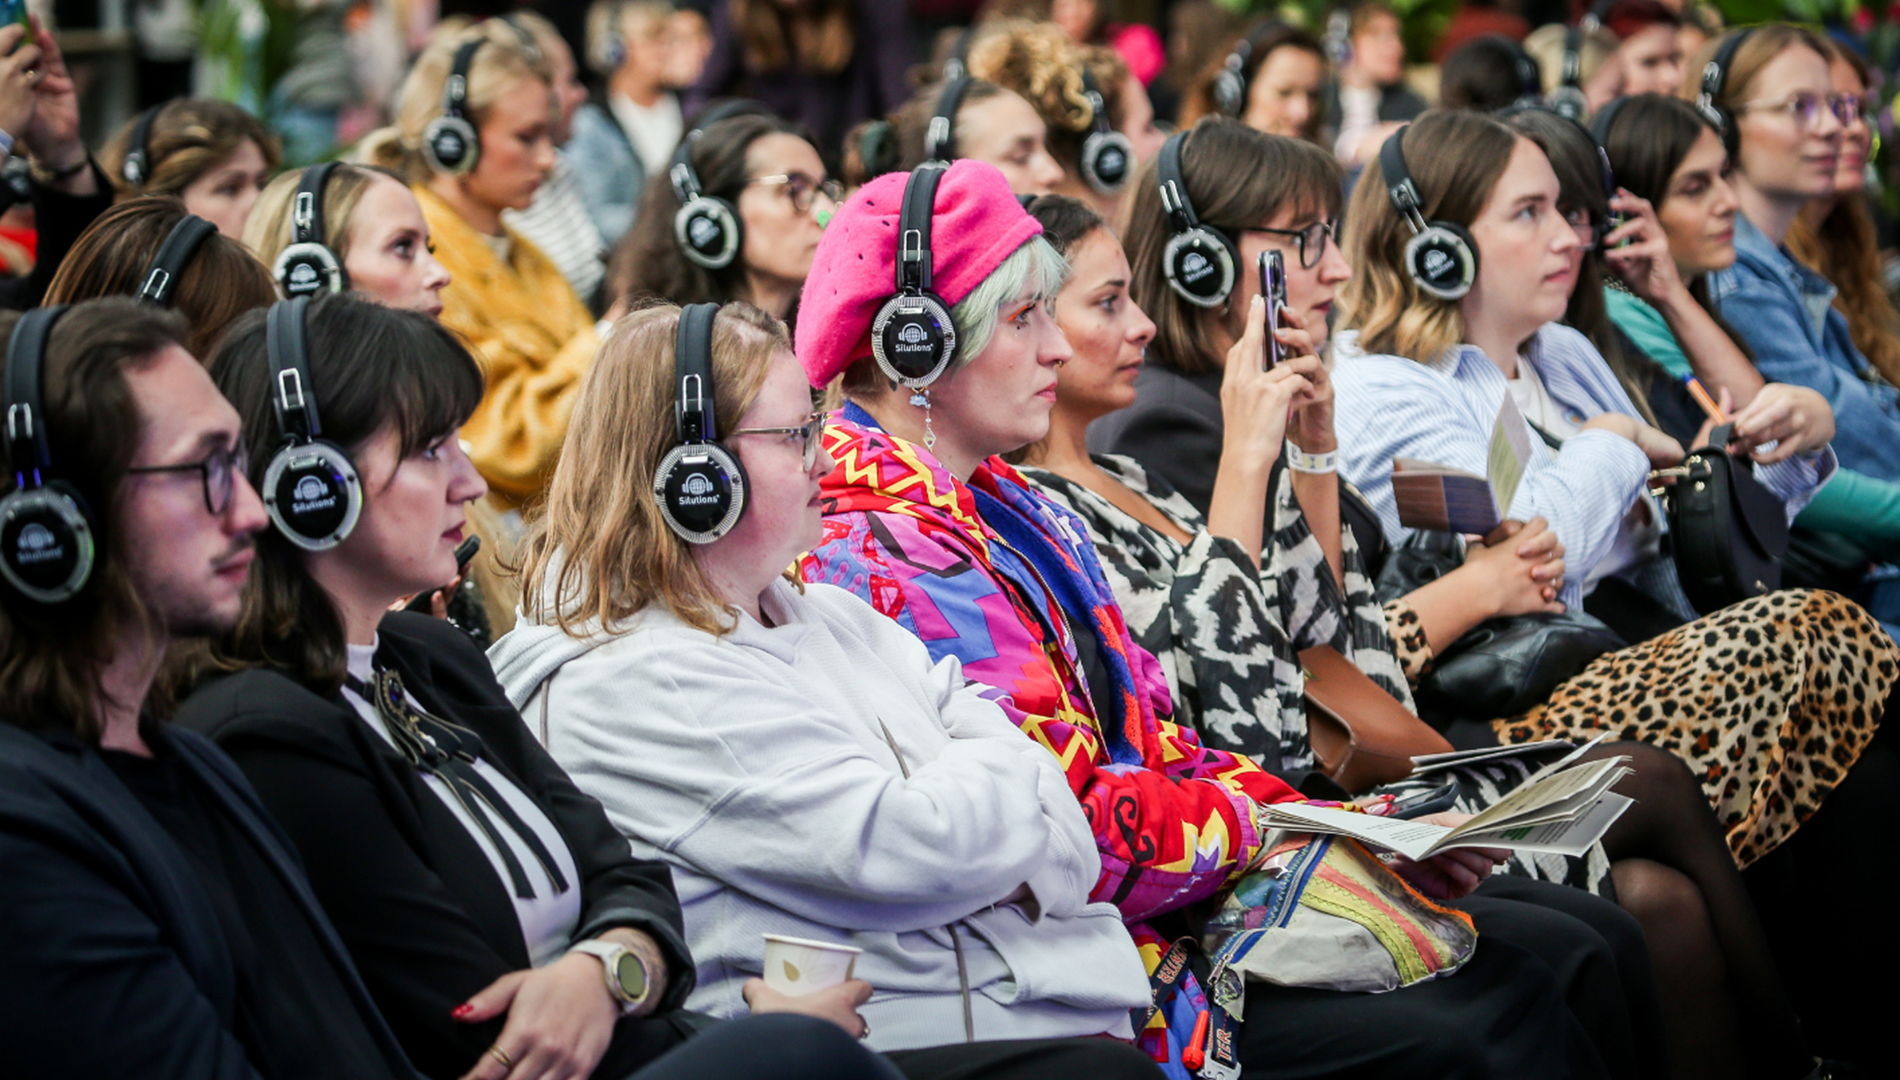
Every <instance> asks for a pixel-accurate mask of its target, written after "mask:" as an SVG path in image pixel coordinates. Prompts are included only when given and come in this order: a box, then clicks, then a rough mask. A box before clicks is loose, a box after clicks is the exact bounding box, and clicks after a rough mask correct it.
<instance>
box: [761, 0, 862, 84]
mask: <svg viewBox="0 0 1900 1080" xmlns="http://www.w3.org/2000/svg"><path fill="white" fill-rule="evenodd" d="M864 2H865V3H878V2H880V0H864ZM730 3H731V7H729V8H728V9H727V10H728V12H729V13H730V14H731V18H732V25H733V26H734V27H736V28H737V29H738V31H739V42H740V46H741V49H742V50H743V52H744V54H745V67H746V70H748V71H755V72H772V71H783V70H785V69H786V68H787V67H794V68H799V69H802V70H805V71H809V72H813V73H815V74H818V75H836V74H838V73H839V72H841V71H843V70H844V69H845V65H847V64H849V63H850V62H851V53H852V51H853V50H855V49H856V48H857V26H856V23H857V18H856V15H857V12H856V9H855V4H854V3H853V2H852V0H810V2H809V3H805V4H800V5H799V6H798V7H797V8H796V9H794V10H792V11H787V10H785V6H784V5H781V4H779V3H777V2H776V0H730ZM794 61H795V62H794Z"/></svg>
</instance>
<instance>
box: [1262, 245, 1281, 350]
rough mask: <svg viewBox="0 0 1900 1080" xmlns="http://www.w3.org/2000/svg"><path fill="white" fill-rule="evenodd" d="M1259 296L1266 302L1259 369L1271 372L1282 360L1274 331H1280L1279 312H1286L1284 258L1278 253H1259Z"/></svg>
mask: <svg viewBox="0 0 1900 1080" xmlns="http://www.w3.org/2000/svg"><path fill="white" fill-rule="evenodd" d="M1260 295H1261V297H1262V298H1264V299H1265V300H1266V302H1267V335H1266V342H1265V346H1266V347H1265V349H1264V350H1263V353H1264V356H1263V358H1262V360H1261V364H1260V367H1261V370H1262V371H1272V370H1273V369H1274V368H1275V367H1276V366H1277V365H1278V364H1279V363H1280V361H1281V359H1282V356H1281V349H1282V348H1283V346H1282V345H1281V344H1280V339H1279V337H1278V336H1277V335H1275V334H1274V331H1275V330H1278V329H1280V312H1282V311H1284V310H1286V257H1285V256H1284V255H1282V254H1281V253H1280V252H1278V251H1274V250H1267V251H1263V252H1261V253H1260Z"/></svg>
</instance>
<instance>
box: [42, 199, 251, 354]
mask: <svg viewBox="0 0 1900 1080" xmlns="http://www.w3.org/2000/svg"><path fill="white" fill-rule="evenodd" d="M184 218H185V204H184V203H182V202H179V201H178V200H177V199H174V198H172V197H170V196H167V195H152V196H147V197H144V198H138V199H130V200H127V201H126V202H122V203H120V204H119V205H117V206H115V207H113V208H112V209H110V210H107V211H106V212H105V213H103V214H100V215H99V218H98V220H96V221H94V222H93V223H92V225H91V226H90V227H88V228H87V229H86V231H85V232H83V233H80V234H79V239H78V240H76V241H74V242H73V246H72V249H71V250H70V251H68V252H67V253H66V258H65V259H64V260H62V261H61V262H60V264H59V269H58V270H57V271H55V272H54V274H53V280H52V282H51V283H50V284H49V285H47V287H46V302H47V303H48V304H76V303H78V302H79V301H81V300H93V299H96V298H98V297H101V296H137V295H138V291H139V287H140V286H141V285H142V284H144V280H145V268H146V267H147V266H149V265H151V262H152V257H153V256H154V255H156V254H158V249H159V247H160V246H161V245H162V244H164V243H165V237H166V236H168V235H169V234H170V233H171V231H172V227H173V226H174V225H177V224H178V223H179V222H180V221H183V220H184ZM275 299H277V287H276V286H275V285H274V284H272V282H271V277H270V271H269V270H267V269H265V267H264V264H263V263H261V262H259V261H257V256H255V255H253V254H251V250H250V249H249V248H247V247H245V246H244V245H243V244H240V243H238V242H237V241H236V240H233V239H231V238H230V237H228V236H224V235H221V234H219V233H212V234H211V235H210V236H207V237H205V240H204V242H203V243H202V244H200V245H198V250H197V251H196V252H195V253H194V254H193V255H192V257H191V261H189V262H187V263H186V264H185V267H184V270H183V271H181V272H180V273H179V275H178V280H177V281H176V282H174V283H173V285H172V292H171V303H170V306H171V307H172V309H174V310H175V311H177V312H178V313H179V314H181V315H183V316H184V317H185V321H186V322H187V323H188V324H189V325H190V327H191V334H190V337H189V338H188V339H187V340H186V343H185V347H186V348H187V349H189V350H190V351H191V355H193V356H196V357H198V358H199V359H200V360H202V359H204V358H205V357H207V356H209V355H211V350H212V348H213V347H214V346H216V344H217V342H218V339H219V338H221V337H223V336H224V332H225V331H226V330H228V329H229V328H230V326H231V323H232V322H234V321H235V320H236V319H237V317H238V316H240V315H242V314H244V313H245V312H247V311H250V310H251V309H252V308H259V307H266V306H268V305H269V304H270V302H271V301H273V300H275Z"/></svg>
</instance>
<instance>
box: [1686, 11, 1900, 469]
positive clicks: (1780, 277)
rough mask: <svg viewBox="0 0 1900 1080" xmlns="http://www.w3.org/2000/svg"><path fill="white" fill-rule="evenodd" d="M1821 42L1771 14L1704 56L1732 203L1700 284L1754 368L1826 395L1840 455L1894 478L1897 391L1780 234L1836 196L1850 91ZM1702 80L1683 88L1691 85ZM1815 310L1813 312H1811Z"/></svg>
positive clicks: (1851, 112)
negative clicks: (1840, 88) (1716, 253)
mask: <svg viewBox="0 0 1900 1080" xmlns="http://www.w3.org/2000/svg"><path fill="white" fill-rule="evenodd" d="M1830 54H1831V49H1830V47H1829V46H1828V45H1827V43H1826V42H1824V41H1822V40H1821V39H1819V38H1818V37H1816V36H1815V35H1814V34H1813V32H1811V31H1808V30H1804V29H1802V28H1800V27H1797V26H1789V25H1786V24H1782V23H1770V24H1768V25H1765V26H1759V27H1750V28H1748V29H1745V30H1732V31H1730V32H1729V33H1727V34H1725V35H1723V36H1722V37H1721V38H1720V39H1718V40H1717V41H1716V42H1715V43H1714V45H1713V46H1712V51H1710V52H1709V53H1708V54H1707V55H1705V56H1703V57H1700V58H1699V59H1698V62H1697V63H1696V64H1694V65H1692V68H1693V70H1695V71H1701V70H1702V69H1703V62H1704V61H1706V62H1708V63H1709V64H1710V65H1712V66H1713V67H1714V68H1715V70H1716V71H1717V72H1718V73H1719V76H1716V77H1711V79H1709V80H1707V81H1708V82H1710V83H1711V84H1712V85H1711V86H1710V87H1709V88H1708V90H1709V93H1708V94H1707V97H1708V103H1709V105H1710V106H1711V107H1712V108H1713V109H1715V110H1716V111H1717V112H1718V113H1719V114H1720V116H1721V117H1722V118H1723V122H1724V123H1725V124H1727V125H1728V128H1729V130H1728V131H1727V132H1726V134H1725V136H1724V137H1725V138H1726V139H1727V140H1728V145H1729V147H1730V148H1731V153H1732V160H1731V162H1730V163H1731V164H1732V165H1733V166H1734V170H1735V171H1734V173H1733V174H1732V176H1731V178H1730V180H1731V183H1733V184H1734V186H1735V197H1736V200H1737V201H1738V202H1739V203H1740V205H1741V213H1740V214H1739V215H1738V216H1737V217H1736V219H1735V265H1734V266H1732V267H1730V268H1729V269H1727V270H1724V271H1721V272H1718V273H1716V274H1715V275H1714V276H1713V278H1712V279H1711V281H1710V283H1709V294H1710V296H1711V297H1712V298H1713V299H1714V300H1715V304H1716V307H1717V308H1718V309H1719V310H1720V311H1721V312H1722V314H1723V316H1724V317H1726V318H1727V319H1728V321H1729V323H1730V324H1731V325H1733V326H1734V327H1735V329H1737V330H1739V331H1741V335H1742V337H1743V339H1744V340H1746V341H1747V342H1748V345H1749V347H1750V348H1751V349H1752V350H1753V351H1754V354H1755V365H1756V367H1758V368H1760V369H1761V374H1762V376H1763V377H1764V378H1768V379H1773V380H1775V381H1777V382H1789V383H1795V384H1798V385H1801V386H1807V387H1812V388H1813V389H1815V390H1818V391H1820V392H1821V393H1822V394H1823V395H1825V396H1826V397H1827V400H1828V405H1829V406H1830V407H1831V408H1832V409H1833V410H1834V422H1835V425H1836V427H1837V429H1838V430H1837V431H1836V433H1835V437H1834V450H1835V452H1836V453H1837V454H1839V455H1840V459H1841V464H1842V465H1844V466H1846V467H1847V468H1850V469H1854V470H1856V471H1858V472H1861V473H1863V474H1865V475H1867V476H1872V477H1876V478H1878V479H1881V480H1894V481H1900V455H1896V454H1895V453H1894V452H1893V448H1894V447H1895V446H1896V445H1900V390H1896V389H1895V388H1894V386H1893V385H1892V384H1891V383H1889V382H1888V381H1887V379H1888V378H1890V377H1891V376H1892V374H1893V373H1891V372H1889V373H1885V374H1884V375H1883V374H1882V373H1881V372H1880V371H1879V370H1878V369H1875V368H1874V367H1873V365H1872V364H1871V363H1870V362H1869V361H1868V359H1867V357H1866V356H1865V355H1863V354H1862V353H1861V351H1860V350H1859V349H1858V348H1856V347H1855V345H1854V333H1855V331H1854V330H1853V329H1852V328H1850V327H1849V325H1848V321H1847V317H1846V316H1845V315H1843V314H1841V312H1840V311H1838V310H1836V309H1834V308H1833V307H1831V306H1830V305H1831V304H1832V303H1833V301H1834V298H1835V296H1836V295H1837V292H1838V290H1836V289H1835V287H1834V286H1833V285H1831V284H1829V283H1828V282H1827V280H1826V279H1825V278H1823V277H1821V276H1820V275H1819V274H1817V273H1815V272H1814V271H1813V270H1810V269H1808V268H1807V267H1806V266H1803V265H1801V263H1799V262H1798V261H1796V260H1795V258H1794V257H1793V256H1792V255H1791V254H1789V253H1788V251H1787V248H1786V247H1785V244H1786V242H1787V237H1788V232H1789V230H1790V229H1791V228H1792V227H1793V225H1794V222H1795V219H1796V218H1797V217H1799V216H1800V215H1801V213H1802V211H1803V210H1804V209H1806V208H1807V207H1808V206H1809V205H1810V204H1811V203H1814V202H1816V201H1824V200H1827V199H1830V198H1832V196H1833V195H1834V190H1835V184H1836V176H1837V174H1838V172H1839V168H1840V158H1841V145H1842V140H1843V138H1844V136H1845V134H1846V131H1847V128H1848V126H1849V125H1850V124H1852V123H1854V122H1855V121H1856V119H1857V118H1858V117H1859V116H1860V107H1861V106H1860V101H1859V100H1858V99H1856V98H1853V97H1850V96H1847V95H1844V94H1840V93H1837V92H1836V91H1835V89H1834V82H1833V79H1832V77H1831V76H1830V75H1829V72H1828V57H1829V55H1830ZM1702 89H1703V87H1702V82H1701V81H1698V82H1697V84H1696V85H1695V86H1694V87H1690V88H1689V90H1690V92H1691V93H1695V92H1698V91H1701V90H1702ZM1817 308H1819V309H1822V310H1823V314H1822V316H1821V317H1819V318H1816V317H1815V316H1814V315H1813V314H1812V312H1813V311H1814V310H1815V309H1817Z"/></svg>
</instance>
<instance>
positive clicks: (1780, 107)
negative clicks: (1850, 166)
mask: <svg viewBox="0 0 1900 1080" xmlns="http://www.w3.org/2000/svg"><path fill="white" fill-rule="evenodd" d="M1750 109H1753V110H1758V111H1760V112H1778V113H1787V114H1788V115H1789V116H1792V117H1794V123H1795V127H1797V128H1800V129H1801V130H1803V131H1806V130H1807V129H1809V128H1811V127H1813V126H1814V125H1816V124H1818V123H1820V122H1821V110H1822V109H1826V110H1827V111H1828V112H1831V113H1833V114H1834V119H1836V120H1839V121H1840V122H1841V126H1842V127H1846V126H1847V125H1849V124H1852V123H1854V122H1855V121H1857V120H1862V119H1865V118H1866V117H1867V116H1868V115H1869V111H1870V110H1869V107H1868V102H1867V100H1866V99H1865V98H1860V97H1856V96H1854V95H1853V94H1810V93H1808V92H1807V91H1805V90H1804V91H1801V92H1799V93H1794V94H1789V95H1788V96H1787V97H1785V98H1774V99H1770V100H1766V101H1748V102H1743V103H1742V104H1741V105H1740V106H1738V109H1737V111H1743V110H1750Z"/></svg>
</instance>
